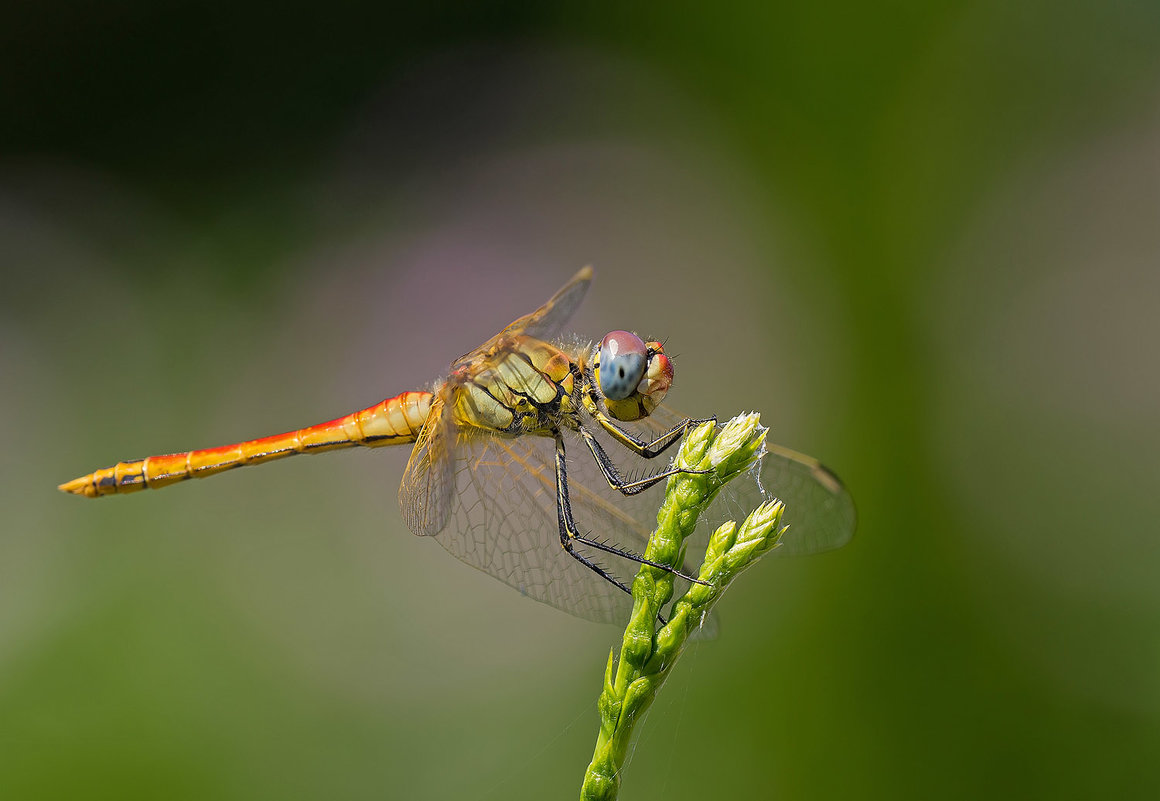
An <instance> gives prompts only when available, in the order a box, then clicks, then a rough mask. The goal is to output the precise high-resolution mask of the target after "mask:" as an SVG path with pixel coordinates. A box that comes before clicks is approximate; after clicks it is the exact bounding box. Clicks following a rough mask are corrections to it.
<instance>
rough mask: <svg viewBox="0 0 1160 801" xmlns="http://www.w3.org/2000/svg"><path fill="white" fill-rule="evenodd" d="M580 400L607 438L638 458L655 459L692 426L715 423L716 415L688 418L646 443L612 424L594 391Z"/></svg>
mask: <svg viewBox="0 0 1160 801" xmlns="http://www.w3.org/2000/svg"><path fill="white" fill-rule="evenodd" d="M590 383H591V382H590ZM581 399H582V402H583V404H584V408H585V409H587V410H588V413H589V414H591V415H592V416H593V417H594V418H596V422H598V423H600V427H601V428H603V429H604V430H605V431H607V432H608V434H609V436H611V437H612V438H613V439H615V440H616V441H617V442H619V443H620V444H621V445H623V446H624V447H626V448H628V449H629V450H630V451H632V452H633V453H635V454H637V455H638V456H643V457H644V458H646V459H655V458H656V457H657V456H660V455H661V454H662V453H664V452H665V451H666V450H668V449H669V448H670V447H671V446H672V444H673V443H674V442H676V441H677V440H679V439H680V438H681V437H682V436H683V435H684V433H685V432H686V431H688V430H689V429H690V428H692V427H693V426H696V425H700V424H701V423H716V422H717V417H716V415H714V416H713V417H706V418H704V419H700V420H694V419H692V418H688V419H686V420H683V421H682V422H680V423H677V424H676V425H675V426H673V427H672V428H670V429H669V430H668V431H666V432H665V433H663V434H661V435H660V436H659V437H657V438H656V439H654V440H653V441H652V442H646V441H645V440H643V439H640V438H639V437H636V436H634V435H632V434H630V433H629V432H627V431H625V430H624V429H623V428H621V427H620V426H618V425H617V424H616V423H614V422H612V418H611V417H609V416H608V413H607V412H605V411H604V410H603V409H601V408H600V404H599V403H597V401H596V393H595V392H594V391H592V390H589V391H588V392H586V393H585V394H583V395H582V396H581Z"/></svg>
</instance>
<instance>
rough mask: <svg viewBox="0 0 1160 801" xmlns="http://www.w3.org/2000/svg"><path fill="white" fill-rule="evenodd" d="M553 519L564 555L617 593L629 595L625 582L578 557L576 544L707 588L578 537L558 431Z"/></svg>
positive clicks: (668, 569)
mask: <svg viewBox="0 0 1160 801" xmlns="http://www.w3.org/2000/svg"><path fill="white" fill-rule="evenodd" d="M678 472H679V471H678ZM556 515H557V518H558V520H559V524H560V545H561V546H562V547H563V548H564V550H565V551H567V552H568V555H569V556H571V557H572V558H573V559H575V560H576V561H578V562H580V563H581V564H583V565H584V566H585V567H587V568H588V569H589V570H593V571H595V572H596V573H597V574H598V575H600V576H601V577H602V578H604V579H605V580H606V581H610V582H612V583H613V584H615V585H616V586H617V587H620V589H622V590H624V591H625V592H628V593H631V590H629V589H628V587H627V586H625V584H624V582H622V581H620V580H619V579H617V578H616V577H615V576H613V575H612V574H610V573H609V572H608V571H607V570H605V569H604V568H602V567H600V565H598V564H596V563H595V562H593V561H592V560H590V559H588V558H587V557H585V556H584V555H583V554H582V553H579V552H578V551H577V550H576V547H575V546H576V544H577V543H579V544H580V545H587V546H588V547H589V548H595V549H596V550H598V551H604V552H605V553H610V554H614V555H615V556H619V557H622V558H624V559H628V560H629V561H632V562H637V563H639V564H642V565H648V566H649V567H655V568H656V569H657V570H663V571H665V572H666V573H672V574H673V575H674V576H680V577H681V578H683V579H685V580H686V581H690V582H692V583H694V584H707V582H704V581H701V580H700V579H698V578H694V577H693V576H689V575H686V574H685V573H683V572H681V571H680V570H677V569H676V568H675V567H670V566H669V565H662V564H661V563H660V562H654V561H653V560H651V559H646V558H645V557H643V556H641V555H640V554H638V553H633V552H632V551H629V550H626V549H624V548H621V547H619V546H617V545H609V544H608V543H606V542H601V541H599V540H595V539H592V538H591V537H586V536H584V535H583V534H581V533H580V531H579V530H578V529H577V528H576V521H575V519H574V518H573V517H572V503H571V501H570V500H569V499H568V466H567V460H566V459H565V458H564V438H563V437H562V436H560V432H559V431H557V432H556Z"/></svg>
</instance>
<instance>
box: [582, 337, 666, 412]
mask: <svg viewBox="0 0 1160 801" xmlns="http://www.w3.org/2000/svg"><path fill="white" fill-rule="evenodd" d="M592 369H593V373H594V374H595V377H596V386H597V387H598V388H599V390H600V394H601V396H602V397H603V398H604V405H605V406H606V407H607V408H608V413H609V414H611V415H612V416H613V417H615V418H616V419H617V420H622V421H625V422H631V421H633V420H639V419H641V418H642V417H648V416H649V415H650V414H652V411H653V409H655V408H656V407H657V406H659V405H660V403H661V401H663V400H664V399H665V394H666V393H667V392H668V391H669V387H670V386H672V383H673V363H672V362H671V361H669V357H668V356H666V355H665V350H664V348H663V347H662V346H661V343H659V342H645V341H644V340H643V339H641V338H640V337H638V336H637V335H636V334H633V333H631V332H629V331H613V332H611V333H609V334H607V335H605V337H604V339H602V340H600V344H599V345H598V346H597V347H596V348H595V353H594V354H593V357H592Z"/></svg>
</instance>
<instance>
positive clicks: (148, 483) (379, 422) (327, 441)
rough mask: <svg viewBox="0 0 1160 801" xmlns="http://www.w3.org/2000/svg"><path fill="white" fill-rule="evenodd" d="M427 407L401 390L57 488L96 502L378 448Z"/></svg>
mask: <svg viewBox="0 0 1160 801" xmlns="http://www.w3.org/2000/svg"><path fill="white" fill-rule="evenodd" d="M430 409H431V393H430V392H404V393H403V394H402V395H396V396H395V397H393V398H387V399H386V400H384V401H382V402H381V403H377V404H375V405H374V406H371V407H368V408H366V409H362V410H360V411H357V412H352V413H351V414H348V415H346V416H345V417H339V418H338V419H336V420H331V421H330V422H328V423H319V424H318V425H314V426H309V427H307V428H300V429H298V430H296V431H288V432H286V433H285V434H275V435H274V436H271V437H263V438H262V439H254V440H249V441H246V442H237V443H234V444H233V445H223V446H221V447H218V448H203V449H200V450H194V451H186V452H184V453H174V454H168V455H165V456H150V457H148V458H145V459H133V460H131V461H126V462H118V463H117V464H115V465H113V466H112V467H105V468H102V469H100V470H97V471H94V472H92V473H89V474H88V475H87V476H81V477H80V478H75V479H73V480H72V481H69V482H66V483H64V484H61V485H60V489H61V490H62V491H64V492H70V493H72V494H74V495H84V496H85V497H88V498H99V497H101V496H102V495H114V494H123V493H126V492H137V491H138V490H143V489H160V488H161V487H167V486H169V485H170V484H175V483H177V482H179V481H184V480H186V479H189V478H203V477H205V476H212V475H215V474H217V473H221V472H223V471H225V470H231V469H233V468H235V467H243V466H245V465H248V464H261V463H262V462H269V461H273V460H274V459H281V458H284V457H286V456H294V455H296V454H299V453H316V452H321V451H331V450H338V449H339V448H352V447H355V446H359V445H361V446H364V447H371V448H374V447H381V446H384V445H400V444H406V443H410V442H414V441H415V439H416V438H417V437H418V436H419V430H420V429H421V428H422V427H423V423H424V421H426V419H427V414H428V412H429V411H430Z"/></svg>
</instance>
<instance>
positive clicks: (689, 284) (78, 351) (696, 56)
mask: <svg viewBox="0 0 1160 801" xmlns="http://www.w3.org/2000/svg"><path fill="white" fill-rule="evenodd" d="M576 5H577V6H579V7H574V8H572V9H570V10H569V11H564V10H563V9H562V7H560V6H556V5H553V4H546V3H519V2H508V3H495V4H475V3H439V4H419V3H415V4H409V5H408V6H390V5H385V4H382V3H380V4H375V5H366V6H363V5H359V4H353V3H347V2H342V0H339V1H338V2H332V3H326V4H315V3H283V4H279V5H276V6H270V5H268V4H260V3H247V2H232V3H214V4H196V3H164V4H148V3H143V2H139V1H138V0H123V1H122V2H116V0H114V1H113V2H109V3H101V4H82V3H64V2H54V0H48V1H47V2H37V3H31V2H16V3H14V4H10V5H9V6H7V7H6V9H5V10H4V12H3V15H2V16H3V23H2V24H0V266H2V269H3V284H2V289H0V474H2V478H3V480H2V481H0V504H2V507H3V518H2V519H3V522H2V523H0V526H2V534H0V798H4V799H52V798H68V799H76V798H117V799H134V798H141V799H154V798H162V797H164V798H170V799H184V798H188V799H207V798H213V799H246V800H247V801H253V799H263V798H271V799H273V798H278V799H285V798H294V799H314V798H318V799H322V798H326V799H335V798H338V799H372V798H374V799H383V798H409V799H442V798H481V799H499V798H536V799H540V798H569V797H575V794H576V793H577V791H578V788H579V783H580V778H581V774H582V771H583V768H584V766H585V765H586V764H587V761H588V758H589V756H590V754H591V749H592V744H593V742H594V738H595V733H596V713H595V705H594V704H595V698H596V695H597V692H598V690H599V683H600V678H601V672H602V668H603V664H604V660H605V658H606V655H607V652H608V648H609V646H610V644H611V643H612V642H613V641H614V640H615V638H616V636H617V632H616V630H614V629H613V628H611V627H602V626H598V625H594V624H589V623H586V622H583V621H579V620H575V619H572V618H570V617H568V616H566V615H562V614H560V613H558V612H556V611H554V610H552V609H550V608H548V607H544V606H541V605H539V604H535V603H532V602H530V601H526V600H525V599H522V598H520V597H519V596H518V595H517V594H516V593H513V592H511V591H510V590H509V589H507V588H506V587H504V586H502V585H500V584H499V583H498V582H494V581H492V580H491V579H489V578H488V577H486V576H484V575H482V574H479V573H477V572H475V571H473V570H471V569H469V568H468V567H466V566H464V565H462V564H460V563H459V562H457V561H455V560H454V559H452V558H450V557H449V556H447V554H445V553H444V552H443V550H442V549H441V548H439V547H438V546H437V545H436V544H435V543H434V542H429V541H421V540H418V539H417V538H414V537H412V536H410V535H409V534H408V533H407V531H406V530H405V528H404V526H403V524H402V522H401V520H400V516H399V514H398V511H397V508H396V502H395V488H396V487H397V485H398V481H399V479H400V476H401V473H402V467H403V464H404V462H405V459H406V454H405V453H402V452H393V451H378V452H374V451H371V452H348V453H342V454H333V455H329V456H325V457H319V458H315V459H297V460H290V461H288V462H283V463H278V464H275V465H269V466H266V467H263V468H262V469H261V470H254V471H252V472H251V471H243V472H240V473H234V474H231V475H229V476H224V477H221V478H217V479H214V480H212V481H207V482H194V483H191V484H187V485H183V486H181V487H177V488H174V489H170V490H167V491H166V492H164V493H146V494H142V495H138V496H135V497H133V498H132V499H110V500H106V501H102V502H100V503H92V502H86V501H81V500H79V499H75V498H66V497H64V496H62V495H60V494H58V493H57V492H56V491H55V489H54V487H55V485H56V484H57V483H58V482H60V481H63V480H65V479H68V478H72V477H73V476H75V475H79V474H81V473H83V472H86V471H88V470H91V469H94V468H96V467H100V466H104V465H107V464H111V463H112V462H114V461H116V460H117V459H121V458H133V457H140V456H144V455H147V454H150V453H158V452H171V451H176V450H185V449H188V448H191V447H199V446H209V445H217V444H222V443H225V442H230V441H233V440H237V439H245V438H249V437H254V436H259V435H264V434H269V433H275V432H278V431H282V430H286V429H288V428H294V427H298V426H300V425H305V424H308V423H312V422H317V421H320V420H324V419H330V418H331V417H334V416H337V415H339V414H343V413H346V412H348V411H351V410H353V409H356V408H361V407H362V406H366V405H369V404H371V403H374V402H376V401H378V400H380V399H382V398H383V397H386V396H388V395H392V394H395V393H397V392H399V391H402V390H404V389H412V388H423V387H425V386H426V385H427V383H428V382H429V381H430V380H431V379H432V378H434V377H435V376H437V375H438V374H439V373H440V372H441V371H442V370H444V369H445V367H446V365H447V364H448V362H449V361H450V360H451V359H452V358H454V357H456V356H458V355H459V354H460V353H462V352H464V351H466V350H467V349H469V348H471V347H473V346H474V345H476V344H478V343H479V342H481V341H482V340H483V339H484V338H486V337H488V336H490V335H491V334H493V333H494V332H495V331H497V330H498V329H499V328H500V327H502V326H503V325H505V324H506V323H507V322H509V321H510V320H511V319H513V318H514V317H516V316H517V315H519V314H521V313H524V312H525V311H528V310H530V309H532V308H534V307H535V306H536V305H537V304H538V303H540V302H541V301H542V300H544V299H545V298H546V297H548V295H549V294H550V293H551V292H552V291H554V290H555V289H556V288H557V287H558V286H559V285H560V284H562V283H563V282H564V281H565V280H566V279H567V278H568V277H569V276H570V275H571V274H572V273H573V272H574V271H575V270H576V269H577V268H578V267H580V266H581V265H583V264H588V263H591V264H594V265H595V266H596V268H597V277H596V283H595V284H594V286H593V289H592V292H591V293H590V294H589V298H588V301H587V303H586V305H585V307H584V308H583V309H582V310H581V311H580V313H579V314H578V315H577V318H576V319H575V321H574V322H575V327H576V329H577V330H579V331H581V332H583V333H585V334H588V335H591V336H599V335H601V334H602V333H603V332H604V331H606V330H608V329H610V328H618V327H628V328H634V329H637V330H639V331H641V332H642V333H646V334H649V335H651V336H655V337H662V338H665V339H666V341H667V343H668V344H667V348H668V350H669V351H670V352H672V353H675V354H676V365H677V383H676V387H675V389H674V391H673V393H672V395H671V398H672V403H673V405H674V406H676V407H678V408H680V409H683V410H688V411H689V412H690V413H694V414H704V413H716V414H718V415H721V416H730V415H732V414H734V413H736V412H739V411H742V410H748V409H758V410H760V411H761V412H762V413H763V416H764V420H765V421H766V422H767V423H768V424H769V425H771V426H772V429H773V430H772V437H773V439H775V440H776V441H779V442H782V443H784V444H787V445H790V446H792V447H795V448H798V449H800V450H805V451H808V452H811V453H815V454H817V455H818V456H820V457H821V458H822V459H824V460H825V461H826V462H827V463H828V464H830V465H831V466H833V467H834V468H835V469H836V470H837V471H838V472H839V474H841V475H842V476H843V477H844V478H845V480H846V482H847V483H848V485H849V486H850V488H851V490H852V492H853V493H854V496H855V499H856V501H857V503H858V505H859V511H860V529H859V532H858V535H857V537H856V538H855V540H854V542H853V543H852V544H851V545H850V546H848V547H847V548H845V549H843V550H842V551H839V552H835V553H833V554H828V555H825V556H821V557H816V558H813V559H808V560H776V559H774V560H768V561H766V562H764V563H763V564H762V565H761V566H760V567H759V568H757V569H755V570H753V571H752V572H751V573H749V574H747V575H746V577H745V578H744V579H743V580H741V581H739V582H738V586H737V587H736V588H735V589H734V590H733V591H732V592H731V593H730V594H729V596H728V597H727V598H725V600H724V601H723V603H722V607H721V620H722V634H721V637H720V638H719V639H718V640H717V641H715V642H711V643H705V644H701V645H699V646H697V647H696V648H695V649H694V651H693V652H692V653H691V654H689V657H688V658H687V659H686V660H684V661H683V663H682V664H680V665H679V666H678V671H677V675H676V676H675V677H674V680H673V681H672V682H671V683H670V684H669V686H668V687H667V688H666V691H665V692H664V693H663V694H662V696H661V697H660V698H659V700H658V702H657V704H656V705H655V707H654V709H653V711H652V712H651V714H650V716H649V718H648V720H647V721H646V722H645V724H644V726H643V728H642V736H641V737H640V739H639V743H638V747H637V749H636V751H635V755H634V757H633V759H632V761H631V763H630V764H629V766H628V768H627V772H626V775H625V779H624V784H623V793H622V797H623V798H626V799H630V798H631V799H651V798H672V799H684V798H700V799H703V798H754V797H762V798H795V799H797V798H811V799H813V798H816V799H826V798H891V799H897V798H915V799H918V798H931V797H940V798H972V799H973V798H979V797H994V796H999V797H1011V798H1031V797H1035V798H1052V799H1058V798H1072V797H1075V798H1081V797H1088V798H1091V797H1106V798H1155V797H1157V796H1158V795H1160V644H1158V643H1160V641H1158V637H1157V629H1158V627H1160V576H1158V568H1160V546H1158V544H1157V536H1156V535H1157V520H1158V519H1160V500H1158V496H1160V480H1158V479H1160V466H1158V460H1157V457H1156V453H1157V451H1158V449H1160V417H1158V415H1157V410H1158V409H1160V370H1157V357H1156V344H1157V343H1158V342H1160V302H1158V300H1160V271H1158V270H1157V264H1158V262H1160V224H1158V223H1160V6H1158V5H1157V4H1156V3H1154V2H1151V1H1150V0H1137V1H1135V2H1133V1H1131V0H1125V1H1123V2H1094V0H1093V1H1090V2H1088V1H1086V0H1071V1H1065V2H1054V3H1048V2H1035V1H1034V0H1027V1H1025V2H1015V3H1000V2H955V3H917V2H910V3H906V2H903V3H889V4H873V5H862V4H855V3H849V2H843V1H842V0H832V1H831V2H821V3H810V4H805V3H802V4H799V5H796V6H785V5H782V4H768V5H767V4H757V3H755V4H753V5H751V6H748V7H738V8H735V9H731V10H727V9H726V8H724V7H720V6H710V5H709V4H702V5H696V6H693V7H691V8H679V7H677V6H675V5H670V4H660V3H656V4H631V5H620V4H611V3H607V4H606V3H586V4H583V5H582V6H580V5H579V4H576Z"/></svg>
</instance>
